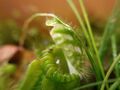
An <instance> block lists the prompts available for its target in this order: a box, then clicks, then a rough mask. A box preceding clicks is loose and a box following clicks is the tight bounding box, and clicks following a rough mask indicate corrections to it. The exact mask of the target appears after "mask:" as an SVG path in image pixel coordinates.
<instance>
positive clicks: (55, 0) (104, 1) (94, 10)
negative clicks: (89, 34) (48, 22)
mask: <svg viewBox="0 0 120 90" xmlns="http://www.w3.org/2000/svg"><path fill="white" fill-rule="evenodd" d="M74 1H75V3H76V5H77V6H78V8H79V3H78V1H77V0H74ZM84 2H85V6H86V8H87V11H88V14H89V17H90V20H91V21H92V22H96V21H97V22H104V21H106V18H107V17H108V16H109V15H110V12H111V10H112V8H113V5H114V3H115V0H84ZM79 10H80V8H79ZM37 12H50V13H54V14H56V15H58V16H60V17H61V18H63V19H64V20H66V21H68V22H72V24H73V25H75V24H77V20H76V18H75V16H74V13H73V12H72V10H71V9H70V7H69V5H68V4H67V1H66V0H0V20H5V19H11V18H12V19H15V20H17V21H18V22H20V23H21V24H22V23H23V22H24V20H25V19H27V18H28V17H29V16H31V15H32V14H34V13H37Z"/></svg>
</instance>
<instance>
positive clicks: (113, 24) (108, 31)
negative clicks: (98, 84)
mask: <svg viewBox="0 0 120 90" xmlns="http://www.w3.org/2000/svg"><path fill="white" fill-rule="evenodd" d="M119 5H120V0H117V1H116V5H115V7H114V9H113V12H112V15H111V16H110V18H109V20H108V22H107V25H106V27H105V30H104V33H103V37H102V40H101V46H100V49H99V56H100V58H101V60H102V62H103V60H104V57H105V55H106V52H107V50H108V46H109V44H110V38H111V36H112V34H113V33H114V32H115V31H116V28H117V24H118V20H120V7H119Z"/></svg>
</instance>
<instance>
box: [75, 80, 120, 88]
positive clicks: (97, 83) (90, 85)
mask: <svg viewBox="0 0 120 90" xmlns="http://www.w3.org/2000/svg"><path fill="white" fill-rule="evenodd" d="M119 79H120V78H119ZM116 80H117V79H110V80H108V83H113V82H115V81H116ZM102 83H103V81H98V82H93V83H90V84H86V85H83V86H81V87H78V88H75V89H74V90H81V89H85V88H90V87H94V86H97V85H100V84H102Z"/></svg>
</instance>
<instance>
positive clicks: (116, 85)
mask: <svg viewBox="0 0 120 90" xmlns="http://www.w3.org/2000/svg"><path fill="white" fill-rule="evenodd" d="M119 85H120V78H118V79H117V80H116V82H114V83H113V84H112V85H111V87H110V90H116V89H117V87H119ZM119 90H120V89H119Z"/></svg>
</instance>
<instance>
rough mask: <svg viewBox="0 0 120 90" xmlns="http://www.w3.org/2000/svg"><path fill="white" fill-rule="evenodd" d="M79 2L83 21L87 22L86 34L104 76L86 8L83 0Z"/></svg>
mask: <svg viewBox="0 0 120 90" xmlns="http://www.w3.org/2000/svg"><path fill="white" fill-rule="evenodd" d="M79 3H80V6H81V9H82V12H83V16H84V19H85V22H86V24H87V30H88V34H89V36H90V39H91V42H92V43H91V44H92V46H93V49H94V52H95V54H96V58H97V62H98V65H99V67H100V70H101V73H102V76H103V77H105V73H104V69H103V66H102V63H101V60H100V57H99V54H98V50H97V47H96V43H95V40H94V37H93V33H92V28H91V26H90V22H89V20H88V15H87V13H86V10H85V7H84V4H83V0H79Z"/></svg>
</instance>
